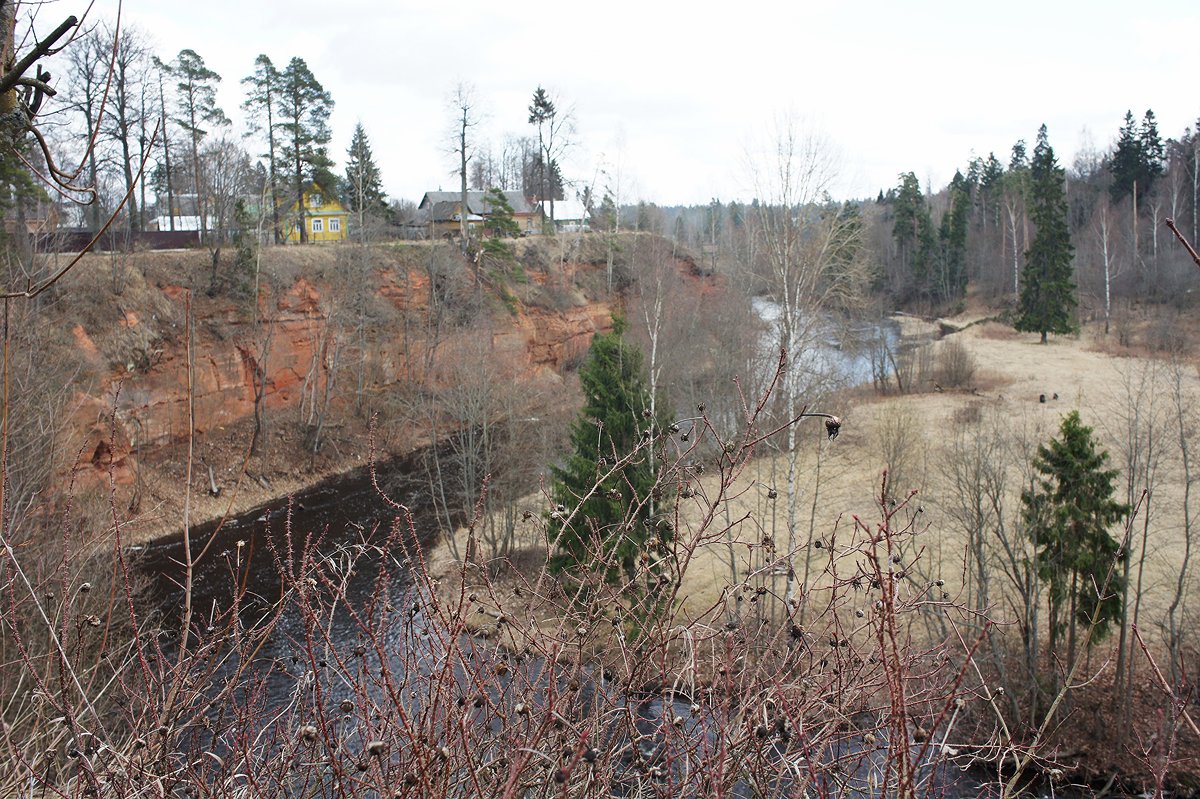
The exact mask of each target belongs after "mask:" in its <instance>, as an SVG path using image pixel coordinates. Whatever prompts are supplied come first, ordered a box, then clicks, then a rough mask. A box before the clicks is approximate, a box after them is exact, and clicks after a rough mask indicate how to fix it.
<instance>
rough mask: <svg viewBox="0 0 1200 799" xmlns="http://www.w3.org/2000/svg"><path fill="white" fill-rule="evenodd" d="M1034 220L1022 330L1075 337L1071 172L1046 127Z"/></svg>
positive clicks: (1034, 172)
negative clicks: (1069, 203)
mask: <svg viewBox="0 0 1200 799" xmlns="http://www.w3.org/2000/svg"><path fill="white" fill-rule="evenodd" d="M1029 174H1030V186H1029V194H1030V204H1031V206H1032V208H1031V210H1030V218H1031V219H1032V220H1033V224H1034V226H1035V228H1036V232H1035V233H1034V236H1033V242H1032V243H1031V244H1030V246H1029V250H1028V251H1026V253H1025V268H1024V269H1023V270H1022V273H1021V297H1020V302H1019V306H1018V309H1017V314H1018V315H1017V320H1016V323H1015V325H1014V327H1016V329H1017V330H1022V331H1026V332H1031V333H1041V334H1042V343H1043V344H1045V343H1046V335H1047V334H1048V333H1060V334H1061V333H1071V332H1073V331H1074V330H1075V329H1076V327H1075V322H1074V310H1075V302H1076V301H1075V283H1074V280H1073V279H1072V259H1073V258H1074V254H1075V248H1074V246H1073V245H1072V244H1071V233H1070V231H1069V230H1068V228H1067V197H1066V189H1065V186H1064V181H1065V180H1066V173H1065V172H1064V170H1063V169H1062V168H1061V167H1060V166H1059V165H1058V162H1057V161H1056V160H1055V157H1054V148H1052V147H1051V146H1050V142H1049V139H1048V137H1047V135H1046V126H1045V125H1042V127H1041V129H1039V130H1038V138H1037V146H1035V147H1034V148H1033V163H1032V164H1031V165H1030V170H1029Z"/></svg>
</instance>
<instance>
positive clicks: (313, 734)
mask: <svg viewBox="0 0 1200 799" xmlns="http://www.w3.org/2000/svg"><path fill="white" fill-rule="evenodd" d="M299 733H300V737H301V738H303V739H304V740H306V741H315V740H316V739H317V728H316V727H314V726H313V725H311V724H305V725H304V726H303V727H301V728H300V730H299Z"/></svg>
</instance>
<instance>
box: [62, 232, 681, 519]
mask: <svg viewBox="0 0 1200 799" xmlns="http://www.w3.org/2000/svg"><path fill="white" fill-rule="evenodd" d="M431 252H432V250H431V248H430V245H404V246H399V247H383V248H380V249H379V250H378V251H375V252H373V253H372V254H371V255H370V256H369V260H367V261H365V262H355V259H354V258H352V257H350V254H348V248H345V247H329V248H322V247H309V248H272V249H268V250H266V251H264V257H263V262H262V266H261V270H260V284H261V286H262V291H261V292H260V297H261V299H260V302H259V304H258V308H257V311H255V309H254V308H253V307H252V306H251V305H250V304H249V300H248V299H245V298H244V295H243V298H240V299H239V298H238V297H236V296H235V297H231V296H227V295H226V294H223V293H221V292H216V293H212V294H210V293H209V292H206V291H205V287H206V285H207V280H208V275H209V270H210V266H211V264H210V260H209V256H208V254H207V253H205V252H195V253H170V254H161V253H142V254H137V255H135V256H127V258H128V259H129V260H128V263H127V264H126V267H127V270H128V273H127V288H126V289H125V290H124V291H123V292H122V294H121V295H113V294H112V292H107V293H108V294H109V295H111V296H104V295H105V293H106V290H105V287H104V283H103V280H102V278H101V277H99V276H100V275H102V274H103V272H104V269H105V262H104V259H105V258H107V257H108V256H101V255H93V256H89V257H88V262H85V263H84V264H82V265H81V268H80V271H79V273H78V275H77V277H76V278H75V280H74V285H72V286H68V287H67V291H68V292H83V293H84V294H86V295H91V296H88V297H86V299H87V300H88V301H92V302H97V303H102V304H103V305H104V306H105V308H106V310H104V311H103V312H97V313H90V314H86V315H83V316H84V317H85V318H80V319H78V320H75V321H73V324H72V325H71V333H72V335H71V340H72V341H73V344H74V348H75V352H74V353H73V355H74V356H75V357H76V358H78V359H79V360H80V361H81V362H82V363H84V364H86V373H87V379H82V380H80V381H79V385H80V389H79V390H78V392H77V394H76V396H75V398H74V401H73V402H72V403H71V407H70V420H69V423H68V424H67V425H66V426H65V435H66V436H67V438H68V441H67V442H66V443H65V444H64V446H65V447H66V449H67V450H68V451H74V452H77V453H78V457H77V459H76V463H75V469H74V471H73V475H71V477H73V479H74V481H75V484H76V485H77V486H80V485H82V486H86V485H88V484H89V483H91V484H101V483H102V484H107V483H108V481H109V479H110V476H111V479H113V480H114V481H115V482H116V483H117V484H118V485H125V486H130V485H133V484H134V483H135V482H138V481H139V467H140V464H142V463H148V462H152V461H155V460H157V461H159V462H167V461H171V460H172V459H174V460H176V461H178V460H179V458H180V457H181V456H182V454H183V450H182V442H184V441H186V439H187V437H188V429H189V423H188V419H189V413H191V414H193V415H194V430H195V436H196V438H197V439H200V440H204V439H206V438H208V439H213V440H215V439H216V438H217V437H220V436H229V437H235V436H234V433H233V432H231V431H238V433H237V434H238V435H240V436H241V437H242V439H245V438H246V436H247V432H246V431H247V430H249V429H250V425H251V420H252V419H253V417H254V415H255V404H256V396H257V395H258V393H259V392H261V400H260V401H261V404H262V411H263V413H264V414H265V415H269V416H270V417H271V418H272V419H274V420H275V421H274V422H273V424H274V425H275V426H277V427H278V426H279V425H281V424H282V425H287V426H294V425H304V424H305V419H306V418H307V419H311V418H312V417H313V415H314V414H315V413H316V411H317V409H319V408H323V409H324V412H325V413H326V419H325V423H326V424H337V423H338V420H340V419H342V418H343V417H346V418H348V417H349V416H350V415H352V414H354V412H355V410H361V408H360V407H359V405H360V403H361V402H362V398H363V397H364V396H366V397H368V398H369V399H371V400H372V401H374V400H377V399H378V398H380V397H381V396H387V395H389V394H403V393H405V392H409V393H411V392H415V391H430V390H435V389H437V388H438V387H440V386H444V385H445V384H446V383H447V382H448V381H453V380H455V379H459V378H460V377H461V373H456V372H455V370H454V369H452V368H447V364H451V363H454V362H455V361H456V359H458V358H459V356H461V355H462V353H466V352H469V351H477V350H478V348H480V347H486V348H487V350H488V352H489V353H491V354H492V355H494V361H495V362H496V363H500V364H503V366H504V369H505V370H506V374H507V375H510V376H515V377H517V378H518V379H519V380H522V381H530V382H531V383H538V384H539V385H542V386H545V385H551V386H553V385H554V384H556V383H561V380H562V377H561V375H562V373H563V370H564V369H565V368H569V367H571V366H573V365H575V364H577V363H578V362H579V361H580V360H581V359H582V357H583V355H584V354H585V353H586V351H587V348H588V346H589V345H590V343H591V339H592V336H594V335H595V334H596V333H597V331H603V330H607V329H608V328H609V327H610V326H611V320H612V314H613V311H614V310H615V309H617V308H618V306H619V303H620V298H619V297H618V296H616V295H611V294H608V293H607V292H606V291H604V290H603V288H602V287H604V285H605V281H604V276H603V274H604V270H605V265H604V264H603V263H578V262H569V261H562V262H560V263H558V264H554V265H553V267H552V268H547V269H545V270H529V271H528V272H525V271H524V270H520V269H516V268H514V270H513V271H511V272H506V273H502V274H498V273H497V272H496V270H491V273H490V274H482V273H481V276H480V278H479V279H478V282H477V279H476V276H475V271H474V268H473V266H472V265H471V264H468V263H466V262H464V261H463V260H462V259H461V257H459V256H458V255H457V253H455V252H454V251H453V250H449V248H446V247H444V246H443V247H442V248H441V250H440V251H438V253H437V256H436V263H433V262H434V260H435V259H434V256H433V255H431ZM675 267H676V268H677V269H678V270H679V273H680V274H691V273H692V272H693V271H694V265H693V264H691V262H690V261H686V260H684V259H680V260H678V262H677V263H676V264H675ZM189 286H192V287H193V288H190V289H189ZM247 293H252V292H247ZM83 299H85V298H84V297H80V300H81V301H82V300H83ZM189 314H190V318H191V325H190V330H191V335H190V336H189V334H188V329H189V326H188V324H187V322H186V320H187V318H188V316H189ZM189 350H190V352H191V357H192V362H193V364H194V368H193V369H192V370H191V374H190V376H189V369H188V355H189ZM331 379H332V380H333V385H332V387H330V385H329V382H330V380H331ZM189 383H190V385H189ZM327 388H330V390H329V391H328V392H327ZM376 404H377V403H376ZM360 415H361V414H360ZM245 449H246V444H245V441H244V440H243V442H242V443H241V445H240V446H239V447H233V450H234V451H239V452H240V451H245ZM222 457H225V459H233V456H232V455H226V456H222V455H221V454H219V453H216V452H214V453H213V454H209V455H205V456H204V458H205V460H206V462H205V463H204V464H203V465H204V466H205V467H207V466H215V467H216V468H217V470H218V471H220V469H222V468H229V466H230V465H229V464H223V463H220V462H219V461H220V460H221V459H222ZM354 457H355V458H358V459H361V457H362V455H361V453H356V455H355V456H354ZM213 461H218V463H216V464H214V463H213ZM348 465H353V464H348ZM64 477H66V475H64ZM264 482H265V481H264ZM136 502H137V499H136V498H135V499H133V500H131V501H130V504H131V506H132V505H134V504H135V503H136Z"/></svg>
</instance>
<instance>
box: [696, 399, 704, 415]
mask: <svg viewBox="0 0 1200 799" xmlns="http://www.w3.org/2000/svg"><path fill="white" fill-rule="evenodd" d="M696 410H697V411H699V412H700V413H704V403H703V402H701V403H698V404H697V405H696Z"/></svg>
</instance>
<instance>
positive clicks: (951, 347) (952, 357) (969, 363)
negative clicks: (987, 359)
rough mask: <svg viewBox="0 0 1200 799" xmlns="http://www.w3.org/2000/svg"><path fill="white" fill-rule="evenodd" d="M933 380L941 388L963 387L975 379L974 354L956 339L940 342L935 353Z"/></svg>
mask: <svg viewBox="0 0 1200 799" xmlns="http://www.w3.org/2000/svg"><path fill="white" fill-rule="evenodd" d="M933 374H934V380H936V381H937V384H938V385H939V386H941V387H942V388H964V387H967V386H970V385H971V382H972V381H973V380H974V379H975V356H974V355H972V354H971V351H970V350H969V349H967V347H966V345H965V344H963V343H962V342H961V341H959V340H957V339H950V340H949V341H945V342H943V343H942V346H941V348H940V349H939V350H938V353H937V366H936V367H935V369H934V373H933Z"/></svg>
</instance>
